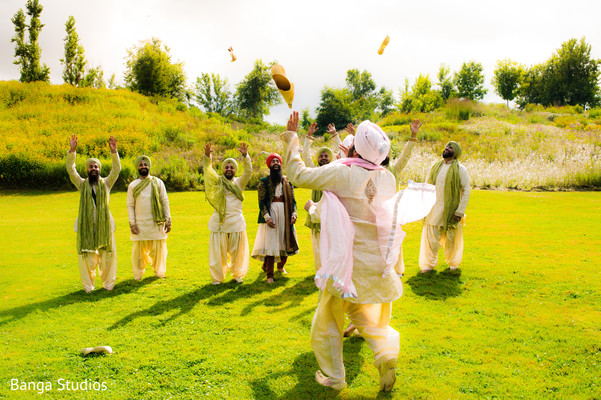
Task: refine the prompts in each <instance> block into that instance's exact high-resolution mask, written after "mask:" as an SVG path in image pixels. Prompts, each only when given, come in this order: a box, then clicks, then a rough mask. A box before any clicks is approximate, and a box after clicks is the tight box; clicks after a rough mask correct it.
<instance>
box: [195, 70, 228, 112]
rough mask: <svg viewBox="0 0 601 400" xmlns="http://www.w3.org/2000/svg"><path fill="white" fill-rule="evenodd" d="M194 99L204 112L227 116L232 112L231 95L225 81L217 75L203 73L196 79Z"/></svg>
mask: <svg viewBox="0 0 601 400" xmlns="http://www.w3.org/2000/svg"><path fill="white" fill-rule="evenodd" d="M195 89H196V91H195V93H194V97H195V98H196V101H197V103H198V104H200V105H202V106H203V108H204V109H205V111H206V112H215V113H218V114H220V115H224V116H226V115H229V114H231V113H232V112H233V104H232V93H231V92H230V90H229V87H228V82H227V79H221V77H220V76H219V74H211V75H209V74H207V73H203V74H202V75H201V77H200V78H196V86H195Z"/></svg>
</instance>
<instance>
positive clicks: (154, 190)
mask: <svg viewBox="0 0 601 400" xmlns="http://www.w3.org/2000/svg"><path fill="white" fill-rule="evenodd" d="M148 185H151V188H150V205H151V207H152V219H153V220H154V222H156V223H157V225H161V224H164V223H165V221H166V219H165V213H164V212H163V205H162V204H161V196H160V194H159V182H158V181H157V179H156V178H155V177H154V176H149V177H147V178H146V179H142V180H141V182H140V183H138V185H137V186H136V187H135V188H134V193H133V194H134V199H137V198H138V196H139V195H140V193H141V192H142V190H144V189H145V188H146V186H148Z"/></svg>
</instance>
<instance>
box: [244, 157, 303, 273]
mask: <svg viewBox="0 0 601 400" xmlns="http://www.w3.org/2000/svg"><path fill="white" fill-rule="evenodd" d="M266 163H267V166H268V167H269V176H266V177H264V178H261V179H260V181H259V185H258V186H257V195H258V197H259V219H258V223H259V229H258V230H257V237H256V239H255V245H254V247H253V252H252V256H253V258H255V259H257V260H260V261H263V271H265V273H266V274H267V282H268V283H273V269H274V268H273V267H274V264H275V263H276V262H277V268H278V271H279V272H280V273H282V274H286V273H287V272H286V270H285V269H284V266H285V265H286V261H287V260H288V256H291V255H294V254H296V253H298V244H297V240H296V231H295V230H294V223H295V222H296V218H297V214H296V201H295V200H294V189H293V188H292V185H291V184H290V182H289V181H288V179H287V178H286V177H285V176H283V175H282V157H280V155H279V154H276V153H272V154H270V155H269V156H268V157H267V160H266Z"/></svg>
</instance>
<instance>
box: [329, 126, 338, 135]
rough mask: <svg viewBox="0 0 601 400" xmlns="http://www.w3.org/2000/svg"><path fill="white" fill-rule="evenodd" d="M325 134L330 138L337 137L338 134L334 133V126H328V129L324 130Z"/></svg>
mask: <svg viewBox="0 0 601 400" xmlns="http://www.w3.org/2000/svg"><path fill="white" fill-rule="evenodd" d="M326 132H327V133H329V134H330V136H334V135H337V134H338V132H336V125H334V124H328V129H326Z"/></svg>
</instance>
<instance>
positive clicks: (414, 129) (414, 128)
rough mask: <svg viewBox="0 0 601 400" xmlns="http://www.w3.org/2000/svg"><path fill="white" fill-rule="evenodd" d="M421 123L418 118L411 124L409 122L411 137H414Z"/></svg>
mask: <svg viewBox="0 0 601 400" xmlns="http://www.w3.org/2000/svg"><path fill="white" fill-rule="evenodd" d="M422 125H423V124H422V123H421V121H420V120H419V119H417V118H416V119H414V120H413V122H412V123H411V124H409V128H410V129H411V137H412V138H416V137H417V132H419V128H421V126H422Z"/></svg>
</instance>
